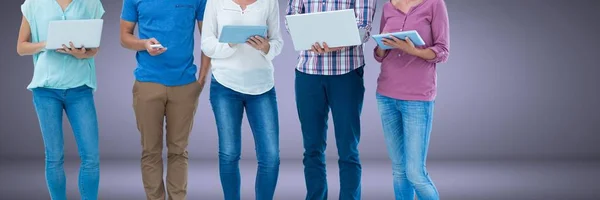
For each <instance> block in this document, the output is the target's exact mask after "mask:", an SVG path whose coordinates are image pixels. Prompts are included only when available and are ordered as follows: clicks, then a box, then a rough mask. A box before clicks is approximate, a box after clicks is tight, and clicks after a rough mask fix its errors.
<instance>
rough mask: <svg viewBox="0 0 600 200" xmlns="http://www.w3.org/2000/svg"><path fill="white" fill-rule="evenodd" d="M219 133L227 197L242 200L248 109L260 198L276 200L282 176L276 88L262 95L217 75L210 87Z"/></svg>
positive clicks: (261, 199) (222, 170)
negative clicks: (225, 83) (223, 81)
mask: <svg viewBox="0 0 600 200" xmlns="http://www.w3.org/2000/svg"><path fill="white" fill-rule="evenodd" d="M210 103H211V105H212V109H213V112H214V114H215V119H216V121H217V131H218V134H219V172H220V176H221V185H222V186H223V194H224V197H225V198H224V199H225V200H239V199H240V198H241V194H240V189H241V186H240V182H241V181H240V179H241V177H240V167H239V161H240V156H241V153H242V118H243V115H244V110H246V112H247V113H246V116H247V117H248V122H249V123H250V128H251V129H252V134H253V135H254V144H255V145H256V156H257V159H258V170H257V173H256V174H257V175H256V183H255V191H256V198H255V199H256V200H272V199H273V196H274V193H275V187H276V185H277V178H278V176H279V163H280V161H279V121H278V112H277V100H276V94H275V88H273V89H271V90H270V91H268V92H266V93H263V94H260V95H247V94H242V93H239V92H236V91H233V90H231V89H229V88H227V87H225V86H223V85H221V84H219V83H218V82H217V81H216V80H215V79H214V78H213V79H212V82H211V86H210Z"/></svg>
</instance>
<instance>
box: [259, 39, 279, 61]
mask: <svg viewBox="0 0 600 200" xmlns="http://www.w3.org/2000/svg"><path fill="white" fill-rule="evenodd" d="M258 51H259V52H260V54H262V55H263V56H264V57H265V58H266V59H267V60H268V61H272V60H273V59H275V55H274V54H275V52H274V50H273V43H272V42H269V52H268V53H265V52H264V51H261V50H258Z"/></svg>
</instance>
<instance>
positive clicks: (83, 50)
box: [81, 45, 87, 53]
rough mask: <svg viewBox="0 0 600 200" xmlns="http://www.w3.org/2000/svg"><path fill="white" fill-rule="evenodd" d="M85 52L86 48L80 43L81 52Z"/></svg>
mask: <svg viewBox="0 0 600 200" xmlns="http://www.w3.org/2000/svg"><path fill="white" fill-rule="evenodd" d="M85 52H87V49H85V47H83V45H81V53H85Z"/></svg>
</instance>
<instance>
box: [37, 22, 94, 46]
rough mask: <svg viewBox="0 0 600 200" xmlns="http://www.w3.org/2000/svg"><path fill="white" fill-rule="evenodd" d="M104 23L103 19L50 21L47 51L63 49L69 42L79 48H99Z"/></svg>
mask: <svg viewBox="0 0 600 200" xmlns="http://www.w3.org/2000/svg"><path fill="white" fill-rule="evenodd" d="M103 23H104V21H103V20H102V19H89V20H62V21H50V24H49V25H48V36H47V38H46V49H61V48H63V47H62V45H63V44H64V45H67V46H69V42H73V45H74V46H75V47H77V48H80V47H81V46H82V45H83V46H84V47H85V48H98V47H100V39H101V38H102V25H103Z"/></svg>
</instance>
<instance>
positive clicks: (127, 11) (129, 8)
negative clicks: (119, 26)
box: [121, 0, 138, 22]
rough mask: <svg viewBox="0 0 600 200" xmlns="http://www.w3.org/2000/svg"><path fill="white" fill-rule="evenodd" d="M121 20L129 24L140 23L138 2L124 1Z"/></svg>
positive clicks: (133, 0) (134, 0)
mask: <svg viewBox="0 0 600 200" xmlns="http://www.w3.org/2000/svg"><path fill="white" fill-rule="evenodd" d="M121 19H123V20H125V21H129V22H137V21H138V9H137V3H136V0H123V10H122V11H121Z"/></svg>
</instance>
